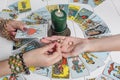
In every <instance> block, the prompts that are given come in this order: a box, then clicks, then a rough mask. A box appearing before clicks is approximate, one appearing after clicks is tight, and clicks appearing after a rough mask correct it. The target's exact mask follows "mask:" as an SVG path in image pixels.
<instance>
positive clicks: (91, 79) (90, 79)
mask: <svg viewBox="0 0 120 80" xmlns="http://www.w3.org/2000/svg"><path fill="white" fill-rule="evenodd" d="M86 80H97V79H96V78H87V79H86Z"/></svg>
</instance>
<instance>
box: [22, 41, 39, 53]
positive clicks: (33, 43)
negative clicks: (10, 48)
mask: <svg viewBox="0 0 120 80" xmlns="http://www.w3.org/2000/svg"><path fill="white" fill-rule="evenodd" d="M40 46H41V45H40V43H39V41H37V40H32V41H31V42H29V43H28V44H27V45H26V46H25V47H24V48H23V49H22V50H23V53H25V52H28V51H31V50H33V49H37V48H40Z"/></svg>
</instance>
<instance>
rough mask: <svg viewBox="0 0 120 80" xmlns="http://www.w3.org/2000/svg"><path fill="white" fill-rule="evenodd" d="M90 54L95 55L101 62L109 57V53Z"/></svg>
mask: <svg viewBox="0 0 120 80" xmlns="http://www.w3.org/2000/svg"><path fill="white" fill-rule="evenodd" d="M92 54H93V55H96V56H97V57H98V58H99V60H101V61H105V60H106V59H107V57H108V56H109V52H92Z"/></svg>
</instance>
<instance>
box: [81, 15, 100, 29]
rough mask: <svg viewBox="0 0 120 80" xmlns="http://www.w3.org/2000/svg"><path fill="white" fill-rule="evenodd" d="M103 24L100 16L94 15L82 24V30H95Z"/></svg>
mask: <svg viewBox="0 0 120 80" xmlns="http://www.w3.org/2000/svg"><path fill="white" fill-rule="evenodd" d="M101 22H102V19H101V18H100V17H99V16H97V15H96V14H92V15H91V16H90V17H89V18H88V19H86V20H85V21H84V22H83V23H82V25H81V28H82V30H86V29H89V28H93V27H96V26H97V25H99V24H100V23H101Z"/></svg>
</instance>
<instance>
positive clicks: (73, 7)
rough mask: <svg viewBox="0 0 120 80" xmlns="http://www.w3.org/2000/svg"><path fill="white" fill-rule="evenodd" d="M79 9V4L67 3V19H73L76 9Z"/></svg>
mask: <svg viewBox="0 0 120 80" xmlns="http://www.w3.org/2000/svg"><path fill="white" fill-rule="evenodd" d="M79 10H80V6H76V5H72V4H70V5H69V12H68V19H69V20H74V19H75V16H76V14H77V13H78V11H79Z"/></svg>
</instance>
